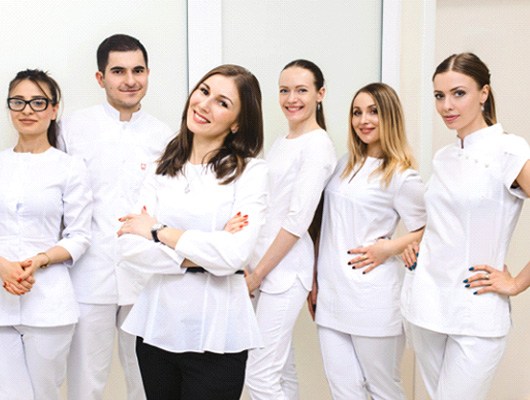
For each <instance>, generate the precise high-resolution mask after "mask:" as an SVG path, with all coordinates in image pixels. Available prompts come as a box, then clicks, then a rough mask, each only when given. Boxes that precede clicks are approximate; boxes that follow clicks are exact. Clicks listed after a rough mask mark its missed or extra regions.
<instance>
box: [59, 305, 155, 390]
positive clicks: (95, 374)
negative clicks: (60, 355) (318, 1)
mask: <svg viewBox="0 0 530 400" xmlns="http://www.w3.org/2000/svg"><path fill="white" fill-rule="evenodd" d="M131 308H132V306H118V305H116V304H83V303H80V304H79V310H80V314H81V315H80V317H79V322H78V324H77V327H76V330H75V333H74V338H73V341H72V347H71V350H70V355H69V356H68V378H67V382H68V398H69V399H72V400H101V399H102V398H103V392H104V390H105V385H106V383H107V380H108V377H109V372H110V366H111V361H112V352H113V345H114V335H115V332H116V329H118V350H119V357H120V362H121V365H122V367H123V372H124V375H125V381H126V385H127V399H128V400H145V392H144V388H143V384H142V377H141V375H140V368H139V366H138V359H137V358H136V337H135V336H132V335H130V334H128V333H126V332H124V331H122V330H121V329H120V326H121V324H122V323H123V321H124V320H125V318H126V317H127V315H128V314H129V311H130V310H131Z"/></svg>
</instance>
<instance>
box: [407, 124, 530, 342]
mask: <svg viewBox="0 0 530 400" xmlns="http://www.w3.org/2000/svg"><path fill="white" fill-rule="evenodd" d="M529 158H530V150H529V147H528V144H527V143H526V141H525V140H524V139H522V138H521V137H518V136H515V135H511V134H506V133H505V132H504V131H503V129H502V127H501V125H500V124H496V125H493V126H490V127H487V128H484V129H480V130H478V131H476V132H474V133H472V134H470V135H468V136H466V137H465V138H464V140H462V141H461V140H457V142H456V143H455V144H453V145H449V146H447V147H444V148H443V149H441V150H440V151H438V152H437V154H436V155H435V157H434V160H433V175H432V177H431V179H430V181H429V183H428V187H427V192H426V195H425V203H426V207H427V216H428V219H427V227H426V230H425V234H424V236H423V240H422V242H421V246H420V252H419V258H418V266H417V268H416V269H415V270H414V271H413V272H408V273H407V277H406V279H405V286H404V290H403V294H402V312H403V315H404V317H405V318H406V319H407V320H408V321H410V322H411V323H413V324H415V325H417V326H420V327H422V328H425V329H429V330H432V331H436V332H440V333H445V334H453V335H469V336H479V337H500V336H504V335H506V334H507V333H508V330H509V327H510V305H509V299H508V298H507V297H506V296H502V295H499V294H496V293H487V294H482V295H479V296H475V295H473V292H474V289H468V288H465V287H464V283H463V282H462V281H463V280H464V279H465V278H467V277H469V276H470V275H471V274H472V272H470V271H469V268H470V267H471V266H473V265H478V264H488V265H490V266H492V267H493V268H496V269H498V270H502V269H503V265H504V259H505V257H506V252H507V250H508V245H509V243H510V239H511V237H512V233H513V230H514V228H515V225H516V223H517V219H518V217H519V214H520V212H521V207H522V204H523V199H524V198H525V197H526V196H525V194H524V192H523V191H522V190H521V189H519V188H513V184H514V181H515V179H516V177H517V176H518V174H519V173H520V171H521V169H522V167H523V166H524V164H525V163H526V162H527V161H528V159H529Z"/></svg>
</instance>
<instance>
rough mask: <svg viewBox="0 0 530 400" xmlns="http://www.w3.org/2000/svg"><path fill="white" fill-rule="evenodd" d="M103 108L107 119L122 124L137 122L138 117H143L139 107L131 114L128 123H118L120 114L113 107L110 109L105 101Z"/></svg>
mask: <svg viewBox="0 0 530 400" xmlns="http://www.w3.org/2000/svg"><path fill="white" fill-rule="evenodd" d="M103 108H104V109H105V112H106V113H107V115H108V116H109V117H111V118H112V119H113V120H115V121H117V122H120V123H122V124H124V123H125V124H126V123H133V122H135V121H137V120H138V119H140V117H141V116H142V115H143V111H142V107H140V109H139V110H138V111H136V112H134V113H133V114H132V117H131V119H130V121H120V112H119V111H118V110H116V109H115V108H114V107H112V106H111V105H110V103H109V102H108V101H107V100H105V101H104V103H103Z"/></svg>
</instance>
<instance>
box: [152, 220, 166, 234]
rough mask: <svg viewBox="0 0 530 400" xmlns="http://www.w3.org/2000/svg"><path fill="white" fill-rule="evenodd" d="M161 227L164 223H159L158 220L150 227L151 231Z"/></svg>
mask: <svg viewBox="0 0 530 400" xmlns="http://www.w3.org/2000/svg"><path fill="white" fill-rule="evenodd" d="M163 227H164V224H161V223H160V222H159V223H157V224H154V225H153V227H152V228H151V232H153V231H158V230H159V229H162V228H163Z"/></svg>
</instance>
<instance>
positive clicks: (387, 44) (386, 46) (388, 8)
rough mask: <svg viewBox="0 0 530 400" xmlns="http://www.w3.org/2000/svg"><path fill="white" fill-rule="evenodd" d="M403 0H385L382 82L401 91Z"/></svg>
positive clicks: (383, 9)
mask: <svg viewBox="0 0 530 400" xmlns="http://www.w3.org/2000/svg"><path fill="white" fill-rule="evenodd" d="M401 3H402V1H401V0H383V2H382V14H383V15H382V24H381V29H382V32H381V82H384V83H386V84H387V85H390V86H392V87H393V88H394V89H395V90H396V92H398V93H399V88H400V87H401V85H400V83H401V82H400V79H401V9H402V7H401Z"/></svg>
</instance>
